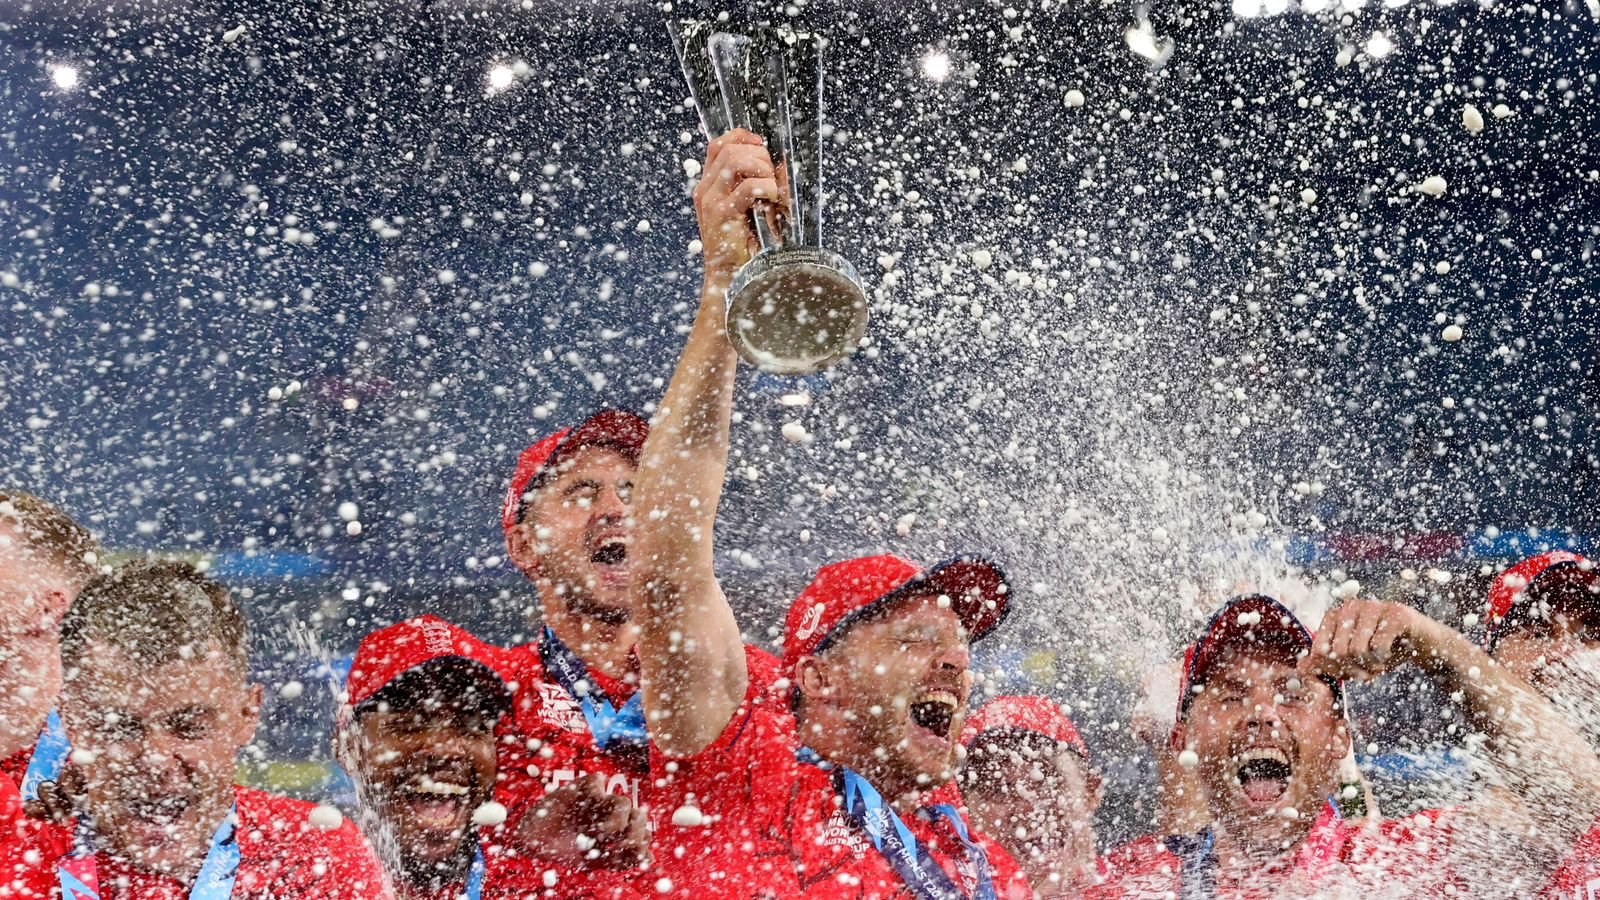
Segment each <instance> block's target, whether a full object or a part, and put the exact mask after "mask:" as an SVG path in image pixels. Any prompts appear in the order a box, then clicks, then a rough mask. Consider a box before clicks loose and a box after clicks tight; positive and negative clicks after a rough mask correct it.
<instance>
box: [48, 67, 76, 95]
mask: <svg viewBox="0 0 1600 900" xmlns="http://www.w3.org/2000/svg"><path fill="white" fill-rule="evenodd" d="M50 80H51V82H53V83H54V84H55V86H56V87H57V88H60V89H61V90H63V91H70V90H73V89H74V88H76V87H77V86H78V83H79V82H80V81H81V80H82V76H81V75H80V74H79V72H78V70H77V68H76V67H75V66H51V67H50Z"/></svg>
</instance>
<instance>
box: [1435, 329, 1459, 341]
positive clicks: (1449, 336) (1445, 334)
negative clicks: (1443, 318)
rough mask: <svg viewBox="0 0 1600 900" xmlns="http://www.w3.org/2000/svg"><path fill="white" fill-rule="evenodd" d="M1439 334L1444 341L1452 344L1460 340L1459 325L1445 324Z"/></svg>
mask: <svg viewBox="0 0 1600 900" xmlns="http://www.w3.org/2000/svg"><path fill="white" fill-rule="evenodd" d="M1439 336H1440V337H1442V338H1444V340H1445V342H1446V343H1449V344H1454V343H1455V342H1456V341H1459V340H1461V326H1460V325H1446V326H1445V327H1444V331H1441V332H1439Z"/></svg>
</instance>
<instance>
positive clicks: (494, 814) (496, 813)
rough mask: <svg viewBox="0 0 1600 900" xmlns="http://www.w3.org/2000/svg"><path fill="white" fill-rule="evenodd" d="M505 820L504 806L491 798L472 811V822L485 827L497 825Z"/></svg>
mask: <svg viewBox="0 0 1600 900" xmlns="http://www.w3.org/2000/svg"><path fill="white" fill-rule="evenodd" d="M505 820H506V808H505V806H503V805H502V804H499V803H496V802H494V801H493V800H490V801H488V802H487V803H484V804H483V805H482V806H479V807H478V808H477V809H475V810H473V811H472V824H474V825H480V826H483V827H485V828H489V827H493V826H495V825H499V824H501V823H503V822H505Z"/></svg>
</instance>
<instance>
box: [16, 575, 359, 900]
mask: <svg viewBox="0 0 1600 900" xmlns="http://www.w3.org/2000/svg"><path fill="white" fill-rule="evenodd" d="M245 645H246V629H245V619H244V615H243V614H242V612H241V611H240V610H239V608H238V607H237V606H235V605H234V603H233V600H232V599H231V598H230V597H229V595H228V592H227V589H225V588H224V587H222V586H221V585H220V584H217V583H216V582H214V581H211V580H210V579H208V578H206V577H205V576H203V575H201V574H200V573H199V572H197V571H195V569H194V568H193V567H191V566H189V565H187V564H185V563H176V562H141V563H133V564H130V565H127V566H124V567H123V568H121V569H118V570H116V571H114V572H112V573H109V574H106V575H103V576H101V577H99V578H96V579H95V580H94V581H92V582H90V583H89V584H88V585H87V586H86V587H85V588H84V589H83V591H82V593H80V594H79V595H78V597H77V599H76V600H75V601H73V604H72V606H71V607H70V608H69V609H68V610H67V613H66V616H65V618H64V619H63V620H62V623H61V660H62V665H63V669H64V671H65V672H66V677H65V679H64V682H63V690H62V696H61V719H62V723H63V725H64V726H65V728H66V732H67V735H68V737H69V738H70V739H71V741H72V747H73V751H72V758H71V761H70V762H69V764H68V768H67V770H66V772H65V773H64V777H63V779H62V783H63V785H73V786H74V789H73V790H72V791H71V795H72V796H73V798H74V799H75V801H76V803H77V808H76V815H75V816H74V817H73V821H71V822H70V823H68V824H55V823H44V822H38V821H34V820H29V822H28V823H27V824H26V826H25V827H26V831H25V833H24V834H22V835H21V836H20V837H19V839H18V840H17V841H15V842H13V843H10V844H9V845H7V846H6V847H5V848H4V849H3V850H0V872H4V873H5V876H4V877H5V878H6V879H8V880H7V881H5V882H4V884H5V885H6V886H7V887H9V888H10V889H11V890H12V892H13V896H18V897H32V898H46V897H52V896H61V897H62V898H64V900H77V898H95V897H98V898H103V900H123V898H127V900H168V898H178V897H184V896H188V897H200V898H221V897H230V896H231V897H234V898H260V900H267V898H273V900H284V898H306V900H311V898H316V900H321V898H350V900H357V898H361V900H365V898H369V897H386V896H388V891H387V888H386V887H385V885H384V880H383V873H382V871H381V870H380V869H379V867H378V863H377V860H376V859H375V858H374V857H373V855H372V851H371V850H370V849H369V848H368V847H367V844H366V842H365V840H364V839H363V838H362V837H361V834H360V832H358V831H357V830H356V829H355V826H353V825H351V824H350V823H349V822H345V821H342V819H341V818H340V817H339V815H338V813H337V811H335V810H332V809H318V808H316V807H313V806H312V804H310V803H305V802H302V801H299V800H290V799H288V798H286V797H278V796H274V795H271V794H267V793H264V792H262V791H257V790H252V789H249V788H244V787H237V786H235V785H234V783H233V777H234V770H235V766H236V758H237V756H238V753H239V750H240V749H241V748H242V747H243V746H244V745H245V744H246V743H247V742H249V740H250V738H251V737H252V735H253V734H254V732H255V727H256V717H257V712H258V710H259V707H260V697H261V688H260V686H259V685H252V684H250V683H249V670H248V667H247V664H246V650H245Z"/></svg>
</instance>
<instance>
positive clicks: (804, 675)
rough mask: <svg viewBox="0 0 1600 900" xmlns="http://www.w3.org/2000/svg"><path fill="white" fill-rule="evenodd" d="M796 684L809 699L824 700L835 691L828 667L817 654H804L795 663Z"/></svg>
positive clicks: (802, 694) (803, 695)
mask: <svg viewBox="0 0 1600 900" xmlns="http://www.w3.org/2000/svg"><path fill="white" fill-rule="evenodd" d="M794 678H795V684H797V685H799V687H800V695H801V696H802V697H805V698H806V699H807V700H810V701H813V702H817V701H823V700H825V699H826V698H827V697H829V696H830V695H831V694H832V693H833V683H832V681H831V679H830V678H829V673H828V667H827V665H826V664H825V663H824V662H823V661H822V660H820V659H818V658H816V657H815V656H802V657H801V658H800V662H799V663H797V664H796V665H795V673H794Z"/></svg>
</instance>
